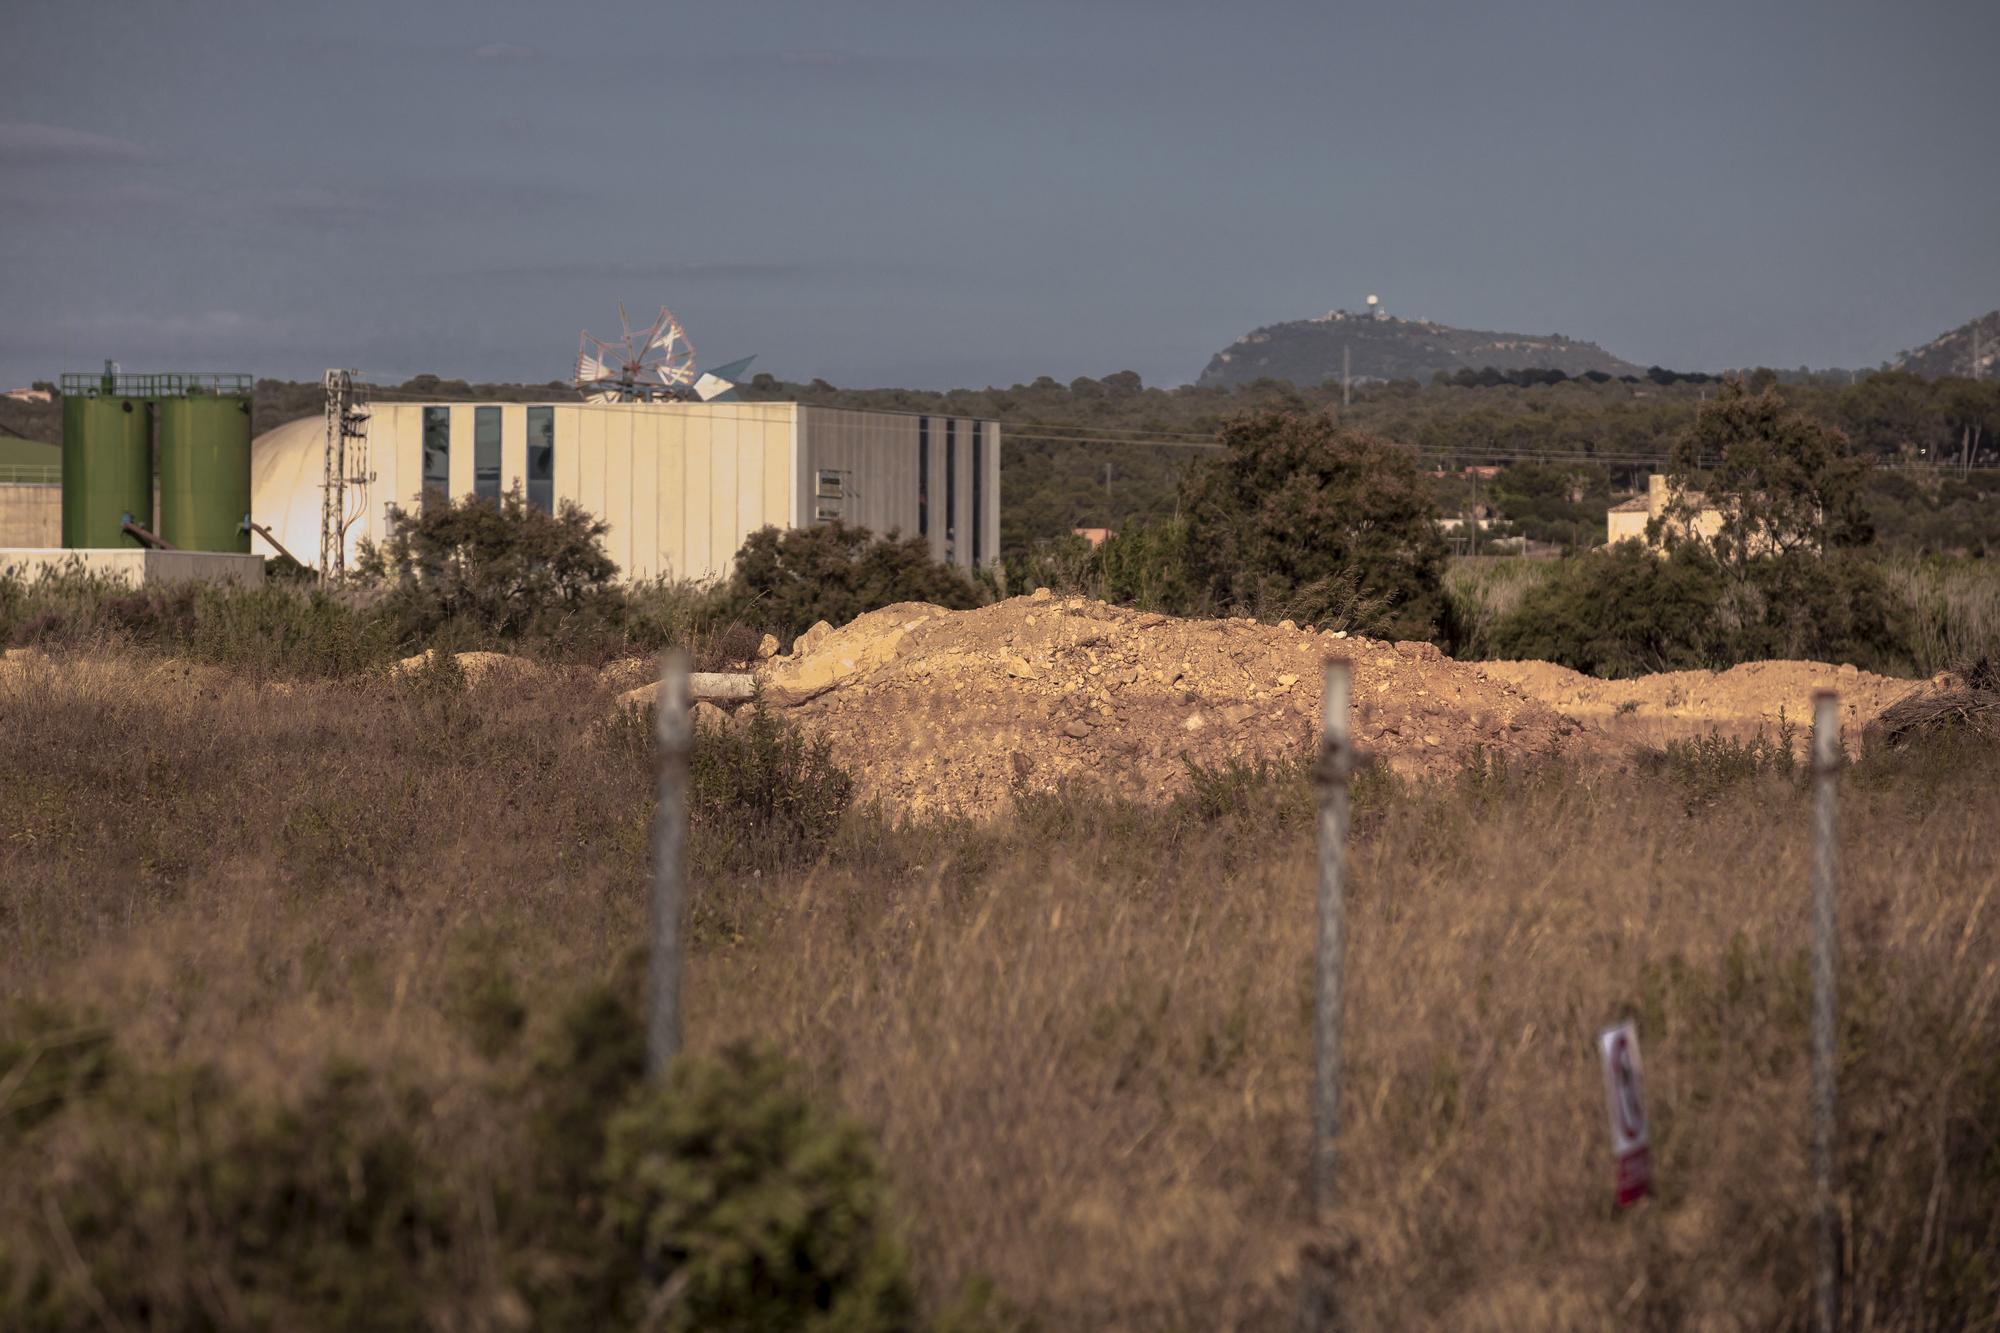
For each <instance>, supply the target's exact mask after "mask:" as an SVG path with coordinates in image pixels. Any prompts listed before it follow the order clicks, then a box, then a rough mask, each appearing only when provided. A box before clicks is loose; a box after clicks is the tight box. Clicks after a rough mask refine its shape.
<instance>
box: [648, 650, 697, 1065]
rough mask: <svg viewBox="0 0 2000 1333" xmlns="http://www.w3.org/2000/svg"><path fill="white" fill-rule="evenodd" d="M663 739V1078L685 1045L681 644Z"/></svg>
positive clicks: (658, 989)
mask: <svg viewBox="0 0 2000 1333" xmlns="http://www.w3.org/2000/svg"><path fill="white" fill-rule="evenodd" d="M654 704H655V712H656V713H657V715H658V723H659V739H660V802H659V806H658V808H657V809H656V810H655V811H654V813H653V908H652V911H653V949H652V957H651V959H650V960H649V965H648V968H647V974H648V975H647V996H646V1072H647V1073H648V1074H649V1075H650V1076H652V1077H653V1078H656V1079H657V1078H663V1077H665V1075H666V1072H667V1066H668V1065H669V1064H671V1063H672V1062H673V1058H674V1057H675V1056H676V1055H678V1054H680V1049H681V909H682V903H683V900H684V898H685V896H686V881H685V878H684V869H683V865H682V862H683V860H684V853H685V850H686V846H687V780H688V750H689V748H690V747H691V745H692V743H693V740H694V722H693V720H692V718H690V717H689V715H688V660H687V654H686V653H684V652H682V651H680V650H679V649H675V650H673V651H671V652H669V653H668V654H667V655H666V658H665V660H664V662H663V663H662V664H661V671H660V691H659V694H658V696H657V697H656V698H655V699H654Z"/></svg>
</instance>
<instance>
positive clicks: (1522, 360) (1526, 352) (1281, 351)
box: [1198, 310, 1644, 388]
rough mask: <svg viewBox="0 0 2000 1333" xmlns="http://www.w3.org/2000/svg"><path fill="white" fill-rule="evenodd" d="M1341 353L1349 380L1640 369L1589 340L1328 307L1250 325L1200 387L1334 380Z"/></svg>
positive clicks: (1211, 364) (1208, 371) (1203, 376)
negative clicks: (1489, 370)
mask: <svg viewBox="0 0 2000 1333" xmlns="http://www.w3.org/2000/svg"><path fill="white" fill-rule="evenodd" d="M1343 347H1345V348H1346V349H1347V352H1348V364H1349V373H1350V374H1352V375H1353V377H1354V378H1355V380H1356V381H1367V380H1399V379H1414V380H1419V381H1427V380H1429V379H1430V377H1431V376H1432V375H1433V374H1434V373H1435V372H1437V371H1440V370H1442V371H1445V372H1446V373H1451V372H1453V371H1458V370H1484V369H1485V368H1486V367H1488V366H1491V367H1493V368H1494V369H1495V370H1560V371H1562V372H1563V373H1564V374H1567V375H1581V374H1584V373H1585V372H1587V371H1592V370H1596V371H1602V372H1603V373H1604V374H1607V375H1638V374H1643V373H1644V372H1643V371H1642V369H1641V368H1640V367H1638V366H1635V365H1633V364H1632V363H1631V362H1630V361H1623V360H1620V359H1619V358H1618V357H1615V356H1613V355H1611V353H1609V352H1607V351H1605V350H1604V349H1603V348H1602V347H1599V346H1598V345H1597V344H1596V343H1586V342H1578V341H1576V339H1574V338H1565V337H1563V336H1562V335H1561V334H1559V333H1551V334H1535V333H1492V332H1488V331H1486V330H1483V329H1454V328H1452V327H1450V326H1449V325H1445V324H1435V323H1432V322H1431V321H1430V320H1427V319H1386V318H1375V317H1372V316H1369V315H1366V314H1353V313H1351V312H1349V311H1346V310H1335V311H1333V312H1332V313H1330V314H1327V315H1324V316H1322V317H1321V318H1319V319H1299V320H1293V321H1291V322H1290V323H1287V324H1269V325H1266V326H1265V327H1263V328H1261V329H1254V330H1252V331H1251V332H1249V333H1246V334H1244V335H1243V336H1242V337H1241V338H1238V339H1237V340H1236V341H1235V342H1234V343H1232V344H1230V345H1229V346H1228V347H1226V348H1224V349H1223V350H1222V351H1220V352H1217V353H1216V354H1215V355H1214V356H1213V357H1211V358H1210V359H1209V363H1208V369H1206V370H1204V371H1202V372H1201V379H1200V380H1199V381H1198V383H1199V384H1200V385H1202V386H1203V387H1205V388H1206V387H1226V386H1231V385H1238V384H1248V383H1250V382H1251V381H1252V380H1256V379H1261V378H1264V377H1269V378H1271V379H1275V380H1290V381H1291V382H1292V383H1293V384H1297V385H1302V386H1313V385H1318V384H1323V383H1325V382H1326V381H1327V380H1330V379H1339V378H1340V373H1341V371H1340V353H1341V349H1342V348H1343Z"/></svg>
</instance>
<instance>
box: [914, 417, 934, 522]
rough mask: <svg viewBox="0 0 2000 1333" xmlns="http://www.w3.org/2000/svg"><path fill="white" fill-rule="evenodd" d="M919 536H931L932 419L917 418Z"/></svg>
mask: <svg viewBox="0 0 2000 1333" xmlns="http://www.w3.org/2000/svg"><path fill="white" fill-rule="evenodd" d="M917 535H918V536H919V537H928V536H930V535H931V419H930V418H929V417H918V418H917Z"/></svg>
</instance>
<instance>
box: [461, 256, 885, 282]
mask: <svg viewBox="0 0 2000 1333" xmlns="http://www.w3.org/2000/svg"><path fill="white" fill-rule="evenodd" d="M850 267H851V266H849V265H845V264H824V263H805V262H801V261H796V260H789V261H769V260H751V261H741V260H695V261H691V262H673V261H662V260H640V261H635V262H624V261H620V260H615V259H562V260H552V261H550V262H548V263H539V264H538V263H520V264H494V265H490V266H480V267H476V268H469V269H465V270H462V273H463V275H464V276H466V277H474V278H517V279H518V278H549V279H560V280H564V281H578V282H594V281H599V280H603V279H624V278H661V279H671V280H689V279H714V280H717V281H722V282H755V281H761V280H796V279H800V278H810V277H821V276H826V275H829V274H834V273H842V272H848V271H850Z"/></svg>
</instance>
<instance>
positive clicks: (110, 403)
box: [62, 395, 153, 548]
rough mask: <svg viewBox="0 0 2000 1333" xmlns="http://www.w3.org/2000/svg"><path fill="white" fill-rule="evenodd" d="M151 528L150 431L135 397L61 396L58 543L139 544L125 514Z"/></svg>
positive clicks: (141, 404)
mask: <svg viewBox="0 0 2000 1333" xmlns="http://www.w3.org/2000/svg"><path fill="white" fill-rule="evenodd" d="M127 514H130V515H131V516H132V520H133V521H134V522H135V523H137V524H138V525H139V526H140V527H142V528H150V527H151V526H152V525H153V430H152V425H151V423H150V422H149V421H148V420H147V417H146V404H145V402H144V401H143V400H141V399H136V398H115V397H106V398H86V397H83V396H81V395H65V396H64V398H63V451H62V541H63V545H64V546H68V547H72V548H74V547H104V546H143V545H144V544H145V543H143V542H141V541H140V540H139V539H138V538H137V537H134V536H133V535H132V534H131V533H129V532H126V531H125V530H124V528H125V516H126V515H127Z"/></svg>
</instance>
